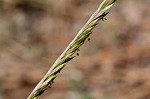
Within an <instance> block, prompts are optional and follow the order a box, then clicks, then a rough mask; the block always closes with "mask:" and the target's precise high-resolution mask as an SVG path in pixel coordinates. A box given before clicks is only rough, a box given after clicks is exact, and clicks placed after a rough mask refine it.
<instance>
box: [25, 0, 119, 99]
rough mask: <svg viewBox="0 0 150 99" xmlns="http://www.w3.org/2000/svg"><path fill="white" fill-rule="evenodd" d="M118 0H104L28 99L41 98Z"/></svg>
mask: <svg viewBox="0 0 150 99" xmlns="http://www.w3.org/2000/svg"><path fill="white" fill-rule="evenodd" d="M116 1H117V0H103V2H102V3H101V4H100V6H99V7H98V9H97V10H96V12H95V13H94V14H93V15H92V16H91V17H90V19H89V20H88V22H87V23H86V24H85V25H84V26H83V28H82V29H81V30H80V31H79V32H78V33H77V35H76V37H75V38H74V39H73V40H72V41H71V43H70V44H69V45H68V47H67V48H66V49H65V51H64V52H63V53H62V54H61V55H60V56H59V58H58V59H57V60H56V61H55V63H54V64H53V66H52V67H51V68H50V69H49V71H48V72H47V74H46V75H45V76H44V77H43V79H42V80H41V81H40V82H39V83H38V84H37V86H36V87H35V89H34V90H33V91H32V92H31V94H30V95H29V97H28V98H27V99H38V98H39V96H40V95H41V94H42V93H43V92H44V91H45V90H47V88H49V87H50V86H51V85H52V83H53V81H54V79H55V78H56V77H57V74H58V73H59V72H60V71H61V70H62V69H63V68H64V67H65V65H66V64H67V63H68V62H69V61H70V60H72V59H73V58H74V57H76V56H74V54H75V53H76V52H77V51H78V50H79V48H80V46H82V45H83V44H84V42H85V40H86V39H87V38H88V37H89V36H90V35H91V34H92V30H93V29H94V28H95V27H96V25H98V23H99V21H101V20H102V21H103V20H104V19H105V16H106V15H107V14H108V12H107V11H108V9H109V8H110V7H111V6H112V5H113V4H114V3H115V2H116Z"/></svg>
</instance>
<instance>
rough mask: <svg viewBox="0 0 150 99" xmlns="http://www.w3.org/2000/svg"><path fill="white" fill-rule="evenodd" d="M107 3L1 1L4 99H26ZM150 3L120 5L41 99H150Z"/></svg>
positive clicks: (136, 0)
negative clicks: (82, 28) (70, 43)
mask: <svg viewBox="0 0 150 99" xmlns="http://www.w3.org/2000/svg"><path fill="white" fill-rule="evenodd" d="M101 2H102V0H0V99H26V98H27V96H28V95H29V94H30V92H31V91H32V90H33V88H34V87H35V86H36V84H37V83H38V82H39V80H40V79H41V78H42V77H43V76H44V75H45V73H46V72H47V71H48V69H49V68H50V67H51V66H52V64H53V63H54V61H55V60H56V59H57V57H58V56H59V55H60V54H61V53H62V52H63V50H64V49H65V48H66V46H67V45H68V44H69V42H70V41H71V40H72V39H73V38H74V36H75V35H76V33H77V32H78V31H79V30H80V29H81V27H82V26H83V25H84V24H85V22H86V21H87V20H88V19H89V17H90V16H91V14H92V13H93V12H94V11H95V10H96V9H97V8H98V6H99V4H100V3H101ZM149 4H150V0H118V2H116V3H115V5H114V6H113V7H112V8H111V10H110V13H109V15H108V16H107V20H106V21H104V22H100V24H99V25H98V26H97V27H96V28H95V29H94V31H93V34H92V35H91V36H90V39H91V41H90V42H88V41H86V42H85V44H84V45H83V46H82V47H81V49H80V52H79V57H77V58H75V59H74V60H72V61H71V62H69V64H68V65H67V66H66V67H65V68H64V69H63V70H62V72H61V73H60V74H59V75H58V77H57V78H56V79H55V83H54V84H53V86H52V88H51V89H48V90H47V91H46V92H45V93H44V94H43V95H42V96H41V99H150V7H149Z"/></svg>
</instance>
